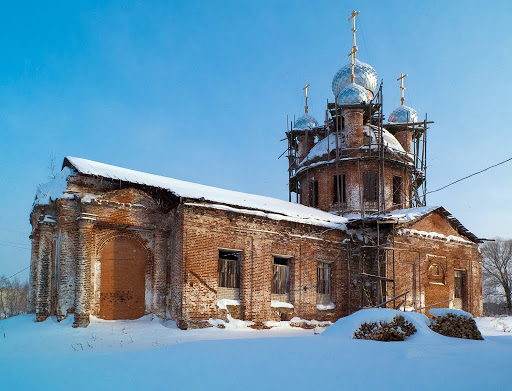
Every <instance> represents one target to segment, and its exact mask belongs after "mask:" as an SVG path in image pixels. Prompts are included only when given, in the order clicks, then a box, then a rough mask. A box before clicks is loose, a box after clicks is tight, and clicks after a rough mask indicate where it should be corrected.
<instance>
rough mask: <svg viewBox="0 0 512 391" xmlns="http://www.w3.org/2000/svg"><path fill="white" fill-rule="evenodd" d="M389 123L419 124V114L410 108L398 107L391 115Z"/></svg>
mask: <svg viewBox="0 0 512 391" xmlns="http://www.w3.org/2000/svg"><path fill="white" fill-rule="evenodd" d="M388 122H395V123H398V124H404V123H407V122H418V114H417V113H416V110H414V109H413V108H412V107H409V106H404V105H402V106H398V107H397V108H396V109H395V110H393V112H392V113H391V114H390V115H389V118H388Z"/></svg>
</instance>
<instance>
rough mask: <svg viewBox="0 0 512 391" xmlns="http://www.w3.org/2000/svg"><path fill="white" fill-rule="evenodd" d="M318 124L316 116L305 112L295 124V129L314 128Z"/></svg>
mask: <svg viewBox="0 0 512 391" xmlns="http://www.w3.org/2000/svg"><path fill="white" fill-rule="evenodd" d="M317 126H318V121H317V120H316V119H315V117H312V116H311V115H309V114H304V115H303V116H302V117H299V119H297V121H295V125H294V126H293V129H298V130H307V129H313V128H315V127H317Z"/></svg>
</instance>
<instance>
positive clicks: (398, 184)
mask: <svg viewBox="0 0 512 391" xmlns="http://www.w3.org/2000/svg"><path fill="white" fill-rule="evenodd" d="M401 204H402V177H401V176H394V177H393V205H401Z"/></svg>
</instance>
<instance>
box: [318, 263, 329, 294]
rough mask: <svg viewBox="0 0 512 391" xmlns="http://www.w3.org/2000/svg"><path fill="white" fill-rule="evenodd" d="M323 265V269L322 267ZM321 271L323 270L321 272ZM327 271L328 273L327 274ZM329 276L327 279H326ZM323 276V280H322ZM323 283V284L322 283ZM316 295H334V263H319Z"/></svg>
mask: <svg viewBox="0 0 512 391" xmlns="http://www.w3.org/2000/svg"><path fill="white" fill-rule="evenodd" d="M320 265H322V267H320ZM320 270H323V271H322V272H320ZM326 270H327V273H326ZM326 275H327V278H326ZM320 276H322V278H320ZM320 281H322V283H321V282H320ZM316 293H317V294H318V295H329V297H330V296H331V294H332V262H327V261H317V264H316Z"/></svg>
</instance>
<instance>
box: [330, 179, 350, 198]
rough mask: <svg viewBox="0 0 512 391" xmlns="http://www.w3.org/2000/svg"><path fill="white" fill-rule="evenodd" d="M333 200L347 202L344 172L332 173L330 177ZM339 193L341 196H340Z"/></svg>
mask: <svg viewBox="0 0 512 391" xmlns="http://www.w3.org/2000/svg"><path fill="white" fill-rule="evenodd" d="M332 185H333V193H332V194H333V195H334V196H333V200H332V201H333V202H334V203H337V202H338V201H339V202H347V192H346V190H345V174H340V175H334V176H333V177H332ZM340 195H341V198H340Z"/></svg>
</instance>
